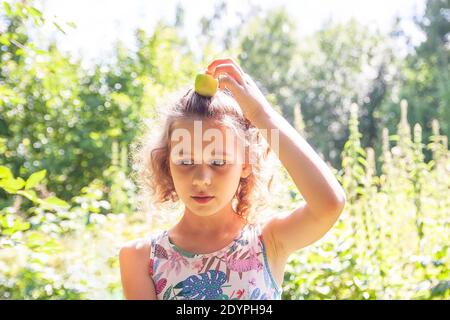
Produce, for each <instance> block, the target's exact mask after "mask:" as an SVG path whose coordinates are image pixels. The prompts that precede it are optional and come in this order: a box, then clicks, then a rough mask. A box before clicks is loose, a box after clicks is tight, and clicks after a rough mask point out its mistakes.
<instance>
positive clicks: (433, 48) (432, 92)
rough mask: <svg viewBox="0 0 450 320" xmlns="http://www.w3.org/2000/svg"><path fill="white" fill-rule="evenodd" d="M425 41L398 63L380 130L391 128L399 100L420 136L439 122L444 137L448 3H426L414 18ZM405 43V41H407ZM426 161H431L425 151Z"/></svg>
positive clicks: (449, 82) (449, 74)
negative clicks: (394, 87) (392, 93)
mask: <svg viewBox="0 0 450 320" xmlns="http://www.w3.org/2000/svg"><path fill="white" fill-rule="evenodd" d="M415 22H416V25H417V26H418V27H419V28H420V29H421V31H422V32H423V35H424V36H425V40H424V41H423V42H421V43H420V44H419V45H417V46H416V47H413V48H412V50H411V52H410V53H409V54H408V56H407V57H406V58H405V59H404V61H403V62H402V65H401V68H400V79H399V80H400V81H399V83H398V88H397V91H398V92H397V93H396V94H395V95H396V97H395V99H393V100H392V101H386V103H385V104H384V105H383V107H382V114H383V119H382V122H381V125H382V126H386V127H388V128H389V129H390V130H393V129H394V128H395V124H396V119H397V118H398V116H399V114H398V113H399V109H398V107H397V105H398V101H399V100H400V99H407V100H408V103H409V113H408V117H409V120H410V122H412V123H420V124H422V130H423V136H424V139H425V140H428V139H429V137H430V136H431V135H432V126H431V124H432V120H433V119H440V120H441V121H440V122H441V130H442V132H443V134H444V135H448V134H449V129H450V128H449V126H450V106H449V102H450V68H449V59H450V44H449V41H450V36H449V33H450V1H448V0H429V1H427V3H426V6H425V11H424V14H423V16H419V17H415ZM407 40H409V39H407ZM425 155H426V159H427V160H429V159H430V158H431V154H430V152H429V150H425Z"/></svg>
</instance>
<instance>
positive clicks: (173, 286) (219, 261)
mask: <svg viewBox="0 0 450 320" xmlns="http://www.w3.org/2000/svg"><path fill="white" fill-rule="evenodd" d="M148 267H149V275H150V277H151V278H152V280H153V283H154V285H155V291H156V295H157V298H158V299H164V300H184V299H187V300H213V299H214V300H216V299H217V300H243V299H252V300H266V299H280V298H281V290H280V289H279V287H278V285H277V284H276V282H275V280H274V279H273V276H272V274H271V272H270V268H269V265H268V260H267V256H266V252H265V247H264V244H263V239H262V236H261V227H260V226H259V225H247V226H245V227H244V228H243V229H242V232H241V234H240V235H239V237H237V238H236V239H234V240H233V241H232V242H231V243H230V244H229V245H228V246H227V247H225V248H223V249H222V250H218V251H216V252H214V253H210V254H193V253H188V252H186V251H183V250H182V249H180V248H178V247H177V246H176V245H175V244H173V243H172V242H171V241H170V239H169V238H168V234H167V231H165V232H162V233H160V234H159V235H157V236H155V237H153V238H152V239H151V257H150V259H149V266H148Z"/></svg>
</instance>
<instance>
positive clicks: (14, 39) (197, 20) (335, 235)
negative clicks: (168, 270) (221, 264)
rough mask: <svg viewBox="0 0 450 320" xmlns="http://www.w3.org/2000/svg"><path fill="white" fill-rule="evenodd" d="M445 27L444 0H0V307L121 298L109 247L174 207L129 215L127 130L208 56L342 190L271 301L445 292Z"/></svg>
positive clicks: (285, 198)
mask: <svg viewBox="0 0 450 320" xmlns="http://www.w3.org/2000/svg"><path fill="white" fill-rule="evenodd" d="M449 34H450V3H449V1H448V0H409V1H408V0H397V1H354V0H342V1H331V0H323V1H319V0H315V1H312V0H311V1H276V2H275V1H268V0H267V1H266V0H264V1H242V0H241V1H219V0H217V1H208V2H206V1H132V0H128V1H119V0H117V1H112V0H110V1H106V0H105V1H103V0H97V1H87V0H78V1H68V0H66V1H57V0H51V1H50V0H41V1H38V0H35V1H32V0H29V1H13V0H9V1H0V63H1V68H0V299H122V298H123V295H122V291H121V286H120V275H119V265H118V249H119V247H120V245H121V244H123V243H124V242H126V241H128V240H131V239H136V238H138V237H149V236H150V234H152V232H155V231H157V230H161V229H164V228H167V227H169V226H171V225H172V224H173V223H174V221H176V219H177V218H178V217H179V214H180V212H181V211H180V204H173V208H166V209H163V210H162V212H157V211H152V212H149V211H145V210H141V209H142V208H141V207H140V206H139V203H138V188H137V186H136V176H135V175H134V172H135V171H134V169H136V168H135V167H133V162H132V160H133V155H134V150H135V147H136V146H137V142H138V141H139V138H140V137H141V136H142V134H143V128H142V126H141V124H142V122H143V120H144V119H146V120H149V122H148V123H151V119H154V118H155V117H156V108H157V106H160V105H161V104H163V103H164V102H165V101H166V99H167V97H170V96H171V94H173V92H177V91H178V90H179V89H181V88H184V87H186V86H187V85H192V82H193V79H194V77H195V75H196V74H197V73H198V72H199V71H200V70H203V69H204V67H205V66H206V65H207V64H208V63H209V62H211V60H212V59H214V58H217V57H223V56H231V57H234V58H235V59H236V60H237V61H238V62H239V64H240V65H241V66H242V67H243V69H244V70H245V71H246V72H247V73H248V74H250V75H251V76H252V77H253V78H254V79H255V81H256V83H257V84H258V85H259V86H260V88H261V90H262V91H263V92H264V94H265V95H266V97H267V99H268V100H269V102H270V103H271V105H272V106H273V108H274V109H276V110H277V111H278V112H279V113H281V114H282V115H283V116H284V117H285V118H286V119H287V120H288V121H289V122H290V123H291V124H292V126H293V127H295V129H296V130H297V131H298V132H299V133H300V134H301V135H303V136H304V137H305V138H306V139H307V141H308V142H309V143H310V144H311V145H312V146H313V148H314V149H315V150H316V151H317V152H318V153H319V154H320V156H321V157H322V158H323V159H324V160H326V162H327V163H328V165H329V166H330V168H331V169H332V170H333V172H334V173H335V175H336V176H337V177H338V179H339V181H340V182H341V184H342V185H343V187H344V189H345V191H346V195H347V205H346V208H345V210H344V212H343V214H342V216H341V217H340V219H339V220H338V222H337V223H336V225H335V226H334V227H333V229H332V230H330V232H329V233H327V235H326V236H325V237H323V238H322V239H320V240H319V241H317V242H316V243H314V244H313V245H311V246H309V247H306V248H304V249H302V250H299V251H298V252H297V253H296V254H294V255H292V256H291V257H290V260H289V263H288V265H287V266H286V270H285V271H286V272H285V278H284V282H283V299H448V298H449V297H450V281H449V274H450V269H449V266H450V249H449V242H448V238H449V237H448V235H449V234H450V230H449V222H450V218H449V213H450V200H449V199H450V192H449V190H450V188H449V187H450V185H449V184H450V156H449V155H450V154H449V151H448V135H449V125H450V107H449V103H450V68H449V58H450V45H449V42H450V36H449ZM274 174H275V176H276V183H275V184H274V185H275V189H274V190H273V195H274V196H273V197H272V199H271V201H270V202H269V203H268V206H267V212H265V213H264V214H267V215H269V216H270V215H272V214H278V213H280V212H285V211H291V210H293V209H295V208H296V207H298V206H299V204H300V203H301V202H302V201H303V199H302V196H301V194H299V192H298V190H297V189H296V187H295V185H294V184H293V182H292V180H291V179H290V177H289V176H288V174H287V172H286V171H285V170H284V168H282V167H277V168H275V172H274ZM261 214H263V213H261Z"/></svg>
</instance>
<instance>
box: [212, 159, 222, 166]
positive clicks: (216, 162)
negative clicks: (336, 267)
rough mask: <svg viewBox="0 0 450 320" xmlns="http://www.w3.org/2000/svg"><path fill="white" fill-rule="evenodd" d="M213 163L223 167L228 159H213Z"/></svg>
mask: <svg viewBox="0 0 450 320" xmlns="http://www.w3.org/2000/svg"><path fill="white" fill-rule="evenodd" d="M211 163H213V164H214V163H215V165H216V166H217V167H222V166H224V165H225V164H226V161H225V160H219V159H217V160H212V161H211Z"/></svg>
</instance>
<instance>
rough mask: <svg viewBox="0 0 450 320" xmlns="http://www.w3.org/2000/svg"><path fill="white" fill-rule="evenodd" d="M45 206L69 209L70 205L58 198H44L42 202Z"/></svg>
mask: <svg viewBox="0 0 450 320" xmlns="http://www.w3.org/2000/svg"><path fill="white" fill-rule="evenodd" d="M43 202H44V203H45V204H49V205H50V206H52V207H53V206H57V207H63V208H68V207H70V205H69V204H68V203H67V202H65V201H64V200H61V199H59V198H58V197H55V196H51V197H48V198H45V199H44V201H43Z"/></svg>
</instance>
